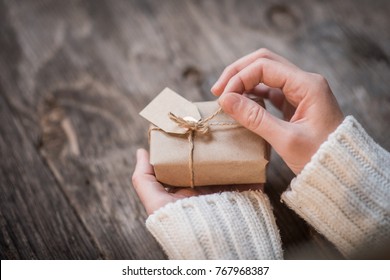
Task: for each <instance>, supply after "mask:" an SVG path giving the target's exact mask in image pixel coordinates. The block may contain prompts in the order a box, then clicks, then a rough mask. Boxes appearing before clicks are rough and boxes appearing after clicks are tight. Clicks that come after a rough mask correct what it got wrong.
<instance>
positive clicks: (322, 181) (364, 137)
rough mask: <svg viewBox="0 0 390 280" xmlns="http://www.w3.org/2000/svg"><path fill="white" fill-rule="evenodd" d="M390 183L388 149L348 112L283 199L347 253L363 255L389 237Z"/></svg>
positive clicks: (350, 255) (293, 182) (292, 183)
mask: <svg viewBox="0 0 390 280" xmlns="http://www.w3.org/2000/svg"><path fill="white" fill-rule="evenodd" d="M389 182H390V154H389V153H388V152H387V151H385V150H384V149H382V148H381V147H380V146H379V145H377V144H376V143H375V142H374V141H373V140H372V138H370V137H369V135H368V134H367V133H366V132H365V131H364V129H363V128H362V127H361V125H360V124H359V123H358V122H357V121H356V120H355V119H354V118H353V117H352V116H349V117H347V118H346V119H345V120H344V122H343V123H342V124H341V125H340V126H339V127H338V128H337V130H336V131H335V132H334V133H332V134H331V135H330V136H329V138H328V140H327V141H326V142H325V143H323V144H322V145H321V147H320V148H319V150H318V151H317V153H316V154H315V155H314V156H313V158H312V159H311V161H310V162H309V163H308V164H307V165H306V166H305V168H304V169H303V170H302V172H301V173H300V174H299V175H298V176H297V177H296V178H295V179H294V180H293V181H292V182H291V185H290V188H289V189H288V190H287V191H286V192H284V194H283V195H282V200H283V201H284V202H285V203H286V204H287V205H288V206H289V207H290V208H292V209H293V210H294V211H296V212H297V213H298V214H299V215H300V216H302V217H303V218H304V219H305V220H306V221H307V222H308V223H309V224H311V225H312V226H314V227H315V228H316V229H317V230H318V231H319V232H320V233H322V234H323V235H324V236H325V237H326V238H328V239H329V240H330V241H331V242H332V243H333V244H335V246H336V247H337V248H338V249H339V250H340V252H341V253H343V254H344V255H345V256H346V257H362V256H363V257H364V256H367V255H370V252H369V251H370V250H376V249H378V248H380V246H382V247H383V246H386V242H388V241H389V237H390V183H389ZM387 245H388V244H387Z"/></svg>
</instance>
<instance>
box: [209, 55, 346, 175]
mask: <svg viewBox="0 0 390 280" xmlns="http://www.w3.org/2000/svg"><path fill="white" fill-rule="evenodd" d="M211 91H212V92H213V93H214V94H215V95H217V96H220V98H219V104H220V105H221V107H222V109H223V110H224V112H226V113H227V114H230V115H231V116H232V117H233V118H234V119H235V120H237V121H238V122H239V123H241V124H242V125H243V126H245V127H247V128H248V129H250V130H252V131H253V132H255V133H256V134H258V135H260V136H261V137H263V138H264V139H265V140H266V141H268V142H269V143H270V144H271V146H272V147H273V148H274V149H275V151H276V152H277V153H278V154H279V155H280V156H281V157H282V158H283V160H284V161H285V162H286V164H287V165H288V166H289V167H290V169H291V170H292V171H293V172H294V173H295V174H298V173H300V172H301V170H302V169H303V167H304V166H305V165H306V164H307V163H308V162H309V161H310V159H311V157H312V156H313V155H314V154H315V152H316V151H317V150H318V148H319V147H320V145H321V144H322V143H323V142H324V141H325V140H326V139H327V137H328V135H329V134H330V133H332V132H333V131H334V130H335V129H336V128H337V127H338V126H339V125H340V123H341V122H342V121H343V118H344V117H343V114H342V112H341V110H340V107H339V105H338V103H337V101H336V99H335V97H334V95H333V93H332V91H331V89H330V88H329V85H328V82H327V81H326V80H325V78H324V77H322V76H321V75H318V74H314V73H309V72H305V71H303V70H301V69H299V68H298V67H297V66H295V65H294V64H292V63H291V62H289V61H288V60H286V59H285V58H283V57H281V56H279V55H276V54H274V53H272V52H270V51H268V50H266V49H260V50H258V51H256V52H254V53H251V54H249V55H247V56H245V57H243V58H241V59H239V60H237V61H236V62H234V63H233V64H231V65H230V66H228V67H226V68H225V70H224V71H223V73H222V75H221V76H220V78H219V79H218V81H217V82H216V83H215V85H214V86H213V87H212V89H211ZM243 93H251V94H255V95H258V96H261V97H264V98H268V99H269V100H270V101H271V103H272V104H274V105H275V106H276V107H277V108H279V109H281V110H282V111H283V113H284V119H285V120H281V119H278V118H276V117H274V116H273V115H271V114H270V113H269V112H267V111H266V110H265V109H264V108H262V107H261V106H259V105H258V104H257V103H255V102H253V101H252V100H250V99H249V98H246V97H245V96H243V95H242V94H243Z"/></svg>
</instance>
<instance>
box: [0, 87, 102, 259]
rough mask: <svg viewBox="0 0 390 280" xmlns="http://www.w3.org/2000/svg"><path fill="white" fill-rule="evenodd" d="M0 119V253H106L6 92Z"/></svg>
mask: <svg viewBox="0 0 390 280" xmlns="http://www.w3.org/2000/svg"><path fill="white" fill-rule="evenodd" d="M0 92H2V90H1V88H0ZM0 119H1V120H2V125H1V126H0V157H1V161H0V172H1V173H0V174H1V175H0V193H1V196H0V205H1V208H0V240H1V250H0V258H1V259H68V258H69V259H78V258H87V259H97V258H101V257H102V256H101V254H100V252H99V249H98V247H97V246H96V244H95V242H94V240H93V239H92V238H91V237H90V234H89V233H88V232H87V231H86V229H85V227H84V225H83V224H82V223H81V222H80V218H79V217H78V215H77V214H76V213H75V211H74V209H73V208H72V207H71V206H70V205H69V203H68V201H67V198H66V196H65V195H64V194H63V193H62V190H61V189H60V187H59V186H58V183H57V182H56V181H55V179H54V177H53V176H52V174H51V173H50V171H48V168H47V166H46V165H45V164H44V163H43V162H42V159H41V158H40V156H39V154H38V153H37V151H36V150H35V149H34V147H32V145H31V143H30V141H29V139H28V138H27V137H26V135H25V133H24V131H23V129H22V128H21V125H20V123H19V122H18V120H17V118H15V117H14V116H13V115H12V113H11V111H10V110H9V108H8V107H7V102H6V101H5V100H4V98H3V96H2V95H0Z"/></svg>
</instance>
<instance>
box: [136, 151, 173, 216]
mask: <svg viewBox="0 0 390 280" xmlns="http://www.w3.org/2000/svg"><path fill="white" fill-rule="evenodd" d="M132 181H133V186H134V188H135V191H136V192H137V194H138V196H139V198H140V199H141V202H142V204H143V205H144V206H145V208H147V210H148V207H149V202H151V201H153V200H154V198H155V197H158V196H160V195H166V194H167V192H166V190H165V189H164V186H163V185H162V184H160V183H159V182H158V181H157V179H156V177H155V175H154V171H153V166H152V165H151V164H150V163H149V154H148V152H147V151H146V150H144V149H138V150H137V164H136V166H135V170H134V173H133V177H132Z"/></svg>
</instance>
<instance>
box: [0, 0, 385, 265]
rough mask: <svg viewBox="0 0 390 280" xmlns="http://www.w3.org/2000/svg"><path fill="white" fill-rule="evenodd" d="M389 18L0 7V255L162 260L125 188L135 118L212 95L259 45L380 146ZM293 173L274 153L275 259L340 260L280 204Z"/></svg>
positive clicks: (360, 10) (341, 8) (201, 5)
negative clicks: (281, 255) (170, 101)
mask: <svg viewBox="0 0 390 280" xmlns="http://www.w3.org/2000/svg"><path fill="white" fill-rule="evenodd" d="M217 3H219V4H217ZM389 14H390V2H389V1H385V0H382V1H379V0H377V1H363V0H362V1H353V0H348V1H336V0H332V1H320V0H316V1H309V0H300V1H276V0H262V1H254V0H253V1H250V0H248V1H243V0H240V1H238V0H236V1H233V0H231V1H206V0H203V1H179V0H177V1H152V0H149V1H144V0H138V1H125V0H115V1H114V0H111V1H108V0H99V1H97V0H70V1H49V0H40V1H27V0H17V1H11V0H0V21H1V23H0V122H1V124H0V157H1V159H0V203H1V207H0V246H1V247H0V257H1V259H100V258H101V259H161V258H165V255H164V253H163V252H162V250H161V248H160V247H159V245H158V244H157V242H156V241H155V240H154V239H153V237H152V236H151V235H150V234H149V233H148V232H147V230H146V228H145V226H144V222H145V219H146V214H145V211H144V209H143V207H142V205H141V204H140V202H139V199H138V197H137V195H136V194H135V191H134V189H133V188H132V185H131V175H132V172H133V169H134V164H135V151H136V149H137V148H138V147H147V136H146V130H147V125H148V123H147V122H146V121H145V120H143V119H141V118H140V117H139V116H138V112H139V111H140V110H141V109H142V108H143V107H144V106H145V105H146V104H147V103H148V102H149V101H150V100H151V99H152V98H153V97H154V96H155V95H156V94H157V93H158V92H160V91H161V90H162V89H163V88H164V87H166V86H169V87H171V88H173V89H174V90H176V91H177V92H179V93H181V94H183V95H184V96H185V97H186V98H187V99H189V100H192V101H203V100H211V99H213V97H212V95H211V94H210V91H209V89H210V87H211V85H212V84H213V82H214V81H215V80H216V79H217V77H218V76H219V74H220V73H221V71H222V70H223V68H224V67H225V66H226V65H228V64H229V63H231V62H232V61H234V60H235V59H237V58H239V57H241V56H243V55H245V54H247V53H249V52H252V51H254V50H256V49H258V48H260V47H266V48H269V49H272V50H273V51H275V52H277V53H279V54H282V55H283V56H285V57H287V58H288V59H290V60H291V61H293V62H294V63H296V64H297V65H299V66H300V67H302V68H304V69H306V70H308V71H313V72H318V73H322V74H323V75H324V76H326V77H327V79H328V80H329V82H330V84H331V87H332V89H333V90H334V94H335V95H336V97H337V99H338V101H339V103H340V105H341V107H342V109H343V111H344V113H345V114H346V115H349V114H353V115H354V116H355V117H356V118H357V119H358V120H359V121H360V122H361V124H362V125H363V126H364V127H365V128H366V130H367V131H368V133H369V134H370V135H371V136H372V137H373V138H374V139H376V141H377V142H378V143H380V144H381V145H382V146H383V147H384V148H386V149H390V133H389V120H390V110H389V109H390V107H389V105H390V58H389V57H390V32H389V26H390V17H389ZM273 112H274V110H273ZM291 178H292V174H291V172H289V171H288V169H287V167H286V166H285V165H284V164H283V163H282V161H281V160H280V158H279V157H278V156H277V155H275V154H273V156H272V163H271V164H270V166H269V181H268V183H267V185H266V192H267V193H268V194H269V195H270V197H271V200H272V203H273V205H274V210H275V215H276V219H277V223H278V225H279V227H280V232H281V236H282V240H283V246H284V250H285V257H286V258H339V257H340V255H339V254H338V253H337V251H336V250H335V249H334V248H333V247H332V245H330V244H329V243H328V242H327V241H326V240H324V238H322V237H321V236H320V235H319V234H317V233H315V232H314V231H313V230H312V229H311V228H310V227H309V226H307V224H306V223H305V222H303V221H302V220H301V219H300V218H299V217H297V216H296V215H295V214H294V213H293V212H292V211H290V210H289V209H288V208H287V207H286V206H285V205H283V204H281V203H280V202H279V200H280V194H281V192H282V191H283V190H285V188H286V187H287V185H288V184H289V182H290V180H291Z"/></svg>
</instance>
